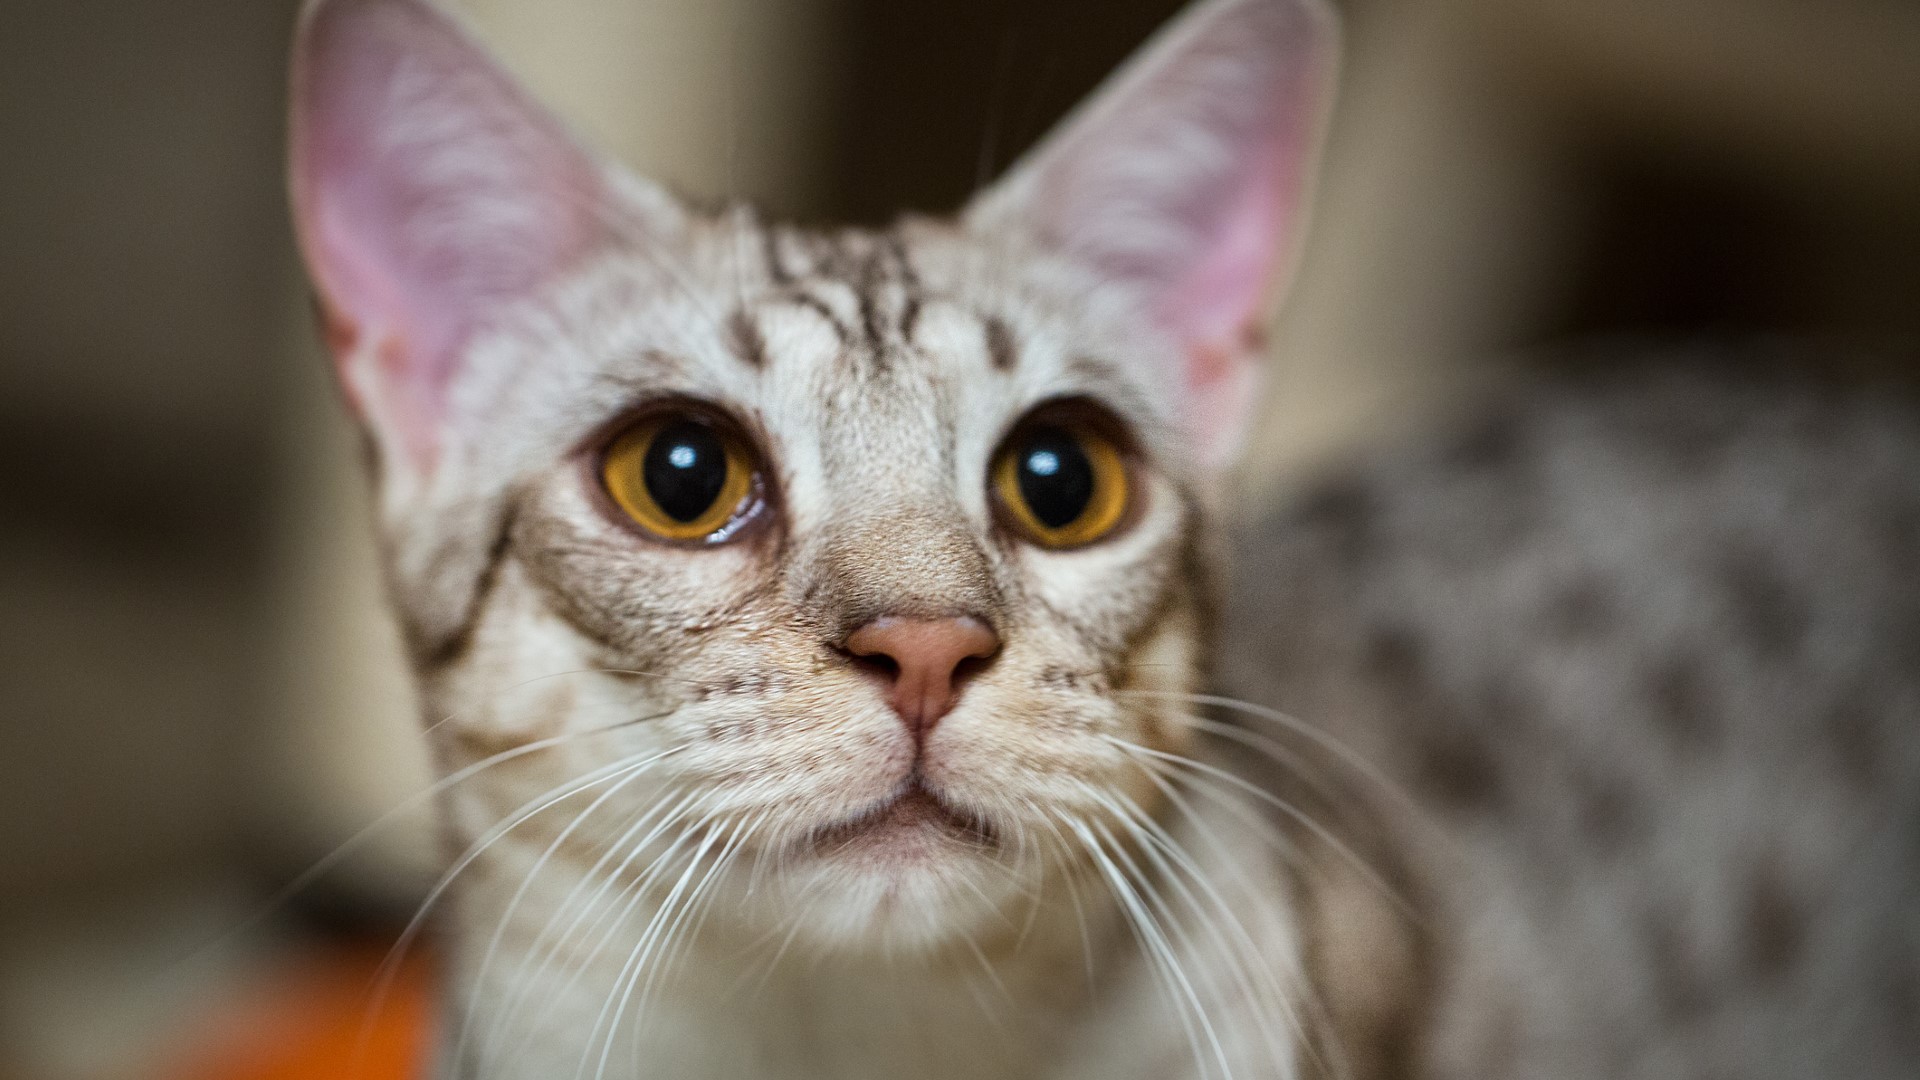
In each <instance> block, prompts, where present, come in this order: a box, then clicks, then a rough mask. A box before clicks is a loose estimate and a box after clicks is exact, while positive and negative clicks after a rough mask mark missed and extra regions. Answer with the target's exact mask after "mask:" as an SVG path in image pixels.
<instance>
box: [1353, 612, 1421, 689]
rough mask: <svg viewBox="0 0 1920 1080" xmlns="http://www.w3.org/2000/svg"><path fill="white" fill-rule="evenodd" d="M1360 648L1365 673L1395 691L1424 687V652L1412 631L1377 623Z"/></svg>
mask: <svg viewBox="0 0 1920 1080" xmlns="http://www.w3.org/2000/svg"><path fill="white" fill-rule="evenodd" d="M1361 650H1362V657H1363V659H1362V662H1363V663H1364V664H1365V665H1366V667H1367V671H1368V674H1369V675H1371V676H1372V677H1373V678H1375V679H1378V680H1379V681H1380V682H1382V683H1383V684H1385V685H1386V686H1387V687H1388V688H1389V689H1391V690H1393V691H1394V692H1395V693H1397V694H1400V695H1403V696H1404V695H1414V694H1418V693H1419V692H1421V691H1422V690H1423V689H1424V688H1425V686H1426V681H1427V671H1426V656H1425V655H1424V654H1423V653H1422V651H1421V648H1420V642H1419V639H1417V638H1416V637H1414V635H1413V632H1412V631H1410V630H1407V629H1406V628H1404V627H1399V626H1381V627H1376V628H1375V629H1374V630H1373V633H1372V634H1371V635H1369V636H1368V638H1367V640H1366V643H1365V644H1364V645H1363V646H1362V647H1361Z"/></svg>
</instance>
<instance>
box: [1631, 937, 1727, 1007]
mask: <svg viewBox="0 0 1920 1080" xmlns="http://www.w3.org/2000/svg"><path fill="white" fill-rule="evenodd" d="M1643 933H1644V937H1645V952H1646V957H1647V970H1648V971H1649V972H1650V973H1651V974H1652V976H1653V991H1654V995H1655V997H1656V998H1657V1000H1658V1004H1659V1007H1660V1011H1661V1012H1663V1013H1665V1014H1666V1015H1667V1018H1668V1019H1669V1020H1670V1021H1673V1022H1679V1023H1685V1022H1687V1021H1692V1020H1697V1019H1698V1018H1699V1017H1700V1016H1701V1015H1702V1014H1704V1013H1705V1012H1706V1011H1707V1009H1708V1008H1709V1007H1710V1006H1711V1005H1712V1004H1713V996H1714V995H1713V988H1712V986H1711V983H1710V980H1709V979H1708V978H1707V976H1706V973H1705V972H1703V971H1701V970H1700V964H1699V960H1698V958H1697V957H1696V956H1695V954H1694V949H1693V946H1692V943H1691V942H1690V941H1689V940H1688V937H1687V935H1686V933H1685V932H1684V928H1683V927H1682V926H1681V925H1680V919H1679V916H1678V915H1677V913H1675V912H1673V911H1670V910H1664V909H1656V910H1654V911H1651V912H1649V913H1648V915H1647V917H1646V923H1645V930H1644V931H1643Z"/></svg>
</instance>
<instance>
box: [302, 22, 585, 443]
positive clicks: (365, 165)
mask: <svg viewBox="0 0 1920 1080" xmlns="http://www.w3.org/2000/svg"><path fill="white" fill-rule="evenodd" d="M292 101H293V106H292V122H291V146H290V152H291V177H290V179H291V184H292V196H293V205H294V211H295V222H296V225H297V228H298V231H299V237H300V244H301V249H302V251H303V253H304V255H305V257H306V261H307V265H308V267H309V270H310V272H311V274H312V276H313V279H314V282H315V284H316V286H317V288H318V290H319V293H320V303H321V309H322V315H323V319H324V321H325V324H326V327H325V329H326V336H327V340H328V344H329V346H330V347H331V348H332V350H333V352H334V354H335V358H336V361H337V363H338V365H339V370H340V377H341V380H342V382H343V384H344V385H345V387H346V389H347V393H348V396H349V397H350V398H351V399H352V400H353V402H354V405H355V407H356V409H358V410H359V412H360V414H361V416H362V419H363V420H364V421H365V422H366V423H367V424H368V426H369V427H370V428H371V429H372V430H373V434H374V435H375V437H376V440H377V441H378V442H379V443H380V445H381V448H382V452H383V457H385V458H387V459H388V463H389V464H390V465H398V464H403V463H404V464H406V465H409V466H411V467H412V468H413V469H416V470H419V471H425V470H427V469H429V468H430V467H431V465H432V463H433V460H434V457H435V454H436V451H437V449H438V447H439V446H440V444H441V442H442V434H443V433H442V432H441V431H440V430H439V429H440V425H441V423H442V421H443V420H444V412H445V406H446V395H447V390H448V386H449V384H450V383H451V382H452V380H453V379H454V377H455V375H456V373H457V370H458V367H459V364H460V361H461V357H462V354H463V352H464V347H465V346H466V344H467V343H468V342H469V341H470V340H471V338H472V336H473V334H474V333H475V331H476V330H478V329H480V328H481V327H482V326H483V325H484V324H485V322H486V320H487V319H488V318H489V317H490V316H491V315H492V314H493V313H494V312H495V311H497V310H498V309H499V308H500V307H501V306H502V305H505V304H508V303H511V302H513V301H516V300H521V299H524V298H526V297H528V296H530V295H532V294H534V293H536V292H537V291H538V290H539V289H540V288H541V287H542V286H543V285H545V284H547V283H548V282H550V281H551V280H553V279H554V278H555V277H557V276H558V275H559V274H560V273H562V272H563V271H564V270H566V269H567V268H569V267H570V266H572V265H573V264H575V263H576V262H577V261H578V260H579V259H580V258H581V257H582V256H583V255H584V254H586V253H587V252H588V251H589V250H590V249H592V248H593V247H594V246H595V245H596V243H597V242H598V241H599V240H600V239H601V237H602V235H603V233H604V231H605V218H606V212H605V209H604V207H605V201H606V183H607V182H606V180H605V178H604V174H603V173H602V171H601V169H600V167H599V165H598V163H597V162H596V161H595V160H594V159H593V158H592V157H591V156H590V155H589V154H587V153H586V152H585V151H583V150H582V149H580V147H579V146H578V145H577V144H576V143H575V142H574V141H573V140H572V139H571V138H570V137H569V135H568V133H567V132H566V130H565V129H564V127H563V126H562V125H561V124H560V123H559V122H558V121H557V120H555V119H554V118H553V117H552V116H550V115H549V114H548V113H547V112H546V111H545V110H543V109H541V108H540V107H539V106H538V105H537V104H535V103H534V102H532V101H531V100H530V99H529V98H528V97H527V96H526V95H525V94H524V93H523V92H522V91H521V90H520V89H519V88H518V86H516V85H515V84H514V82H513V80H512V79H511V77H509V76H508V75H507V74H506V73H505V72H504V71H502V70H501V69H500V68H499V66H498V65H496V64H495V63H494V62H493V61H492V60H491V59H490V58H489V57H488V56H487V55H486V54H485V52H484V51H483V50H482V49H481V48H480V47H479V46H477V45H476V44H474V42H473V41H472V39H471V38H469V37H468V36H467V35H466V33H465V32H464V31H462V30H461V28H460V27H459V26H457V25H455V24H454V22H453V21H452V20H451V19H450V18H449V17H448V16H446V15H445V14H443V13H442V12H440V11H438V10H437V9H435V8H434V7H433V6H431V5H430V4H428V3H426V2H424V0H317V2H315V3H312V4H310V5H309V6H308V8H307V9H306V11H305V12H304V14H303V17H302V20H301V24H300V31H299V36H298V40H297V42H296V44H295V49H294V57H293V86H292Z"/></svg>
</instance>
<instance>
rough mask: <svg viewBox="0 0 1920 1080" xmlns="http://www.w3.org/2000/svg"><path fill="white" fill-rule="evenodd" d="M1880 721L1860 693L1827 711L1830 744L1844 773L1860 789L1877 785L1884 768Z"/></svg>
mask: <svg viewBox="0 0 1920 1080" xmlns="http://www.w3.org/2000/svg"><path fill="white" fill-rule="evenodd" d="M1879 720H1880V718H1879V716H1878V714H1877V713H1876V712H1875V711H1874V710H1873V708H1872V707H1871V706H1869V705H1868V704H1867V703H1866V702H1865V701H1863V700H1861V698H1860V695H1858V694H1851V695H1849V696H1847V697H1846V698H1844V699H1842V700H1841V701H1840V702H1838V703H1837V704H1835V705H1834V706H1833V707H1832V708H1831V709H1830V710H1828V712H1827V717H1826V727H1827V739H1828V744H1829V745H1830V746H1831V747H1832V748H1833V756H1834V760H1835V763H1836V764H1837V765H1838V766H1839V769H1840V775H1841V776H1842V777H1844V778H1845V779H1846V781H1847V782H1848V783H1849V784H1852V785H1854V786H1856V787H1859V788H1864V789H1872V788H1874V787H1875V786H1877V784H1878V781H1879V779H1880V775H1881V772H1882V769H1883V764H1882V762H1881V760H1880V754H1881V750H1882V748H1881V745H1880V731H1879Z"/></svg>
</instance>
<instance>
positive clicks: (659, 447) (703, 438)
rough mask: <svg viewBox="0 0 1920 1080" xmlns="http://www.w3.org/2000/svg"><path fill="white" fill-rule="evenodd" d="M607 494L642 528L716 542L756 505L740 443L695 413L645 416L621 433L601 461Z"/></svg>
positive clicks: (754, 481)
mask: <svg viewBox="0 0 1920 1080" xmlns="http://www.w3.org/2000/svg"><path fill="white" fill-rule="evenodd" d="M600 477H601V482H602V483H603V484H605V485H606V489H607V494H609V495H611V496H612V497H613V501H614V502H615V503H616V504H618V505H619V507H620V509H621V510H623V511H625V512H626V514H627V516H628V517H630V518H632V519H633V520H634V522H635V523H636V524H638V525H639V526H640V527H641V528H643V529H646V530H647V531H648V532H651V533H653V534H655V535H657V536H660V537H662V538H664V539H667V540H680V541H689V540H698V541H708V542H716V541H719V540H724V539H726V538H727V537H728V536H730V535H731V534H732V532H733V526H735V525H736V524H737V523H739V522H740V521H742V520H744V519H745V518H746V517H747V516H748V514H749V513H750V512H751V511H752V509H753V507H754V505H755V503H756V501H757V500H756V494H757V491H758V487H759V483H758V476H757V474H756V472H755V469H754V457H753V454H752V452H751V450H750V449H749V448H748V446H747V444H746V441H745V440H744V439H742V438H741V437H740V436H738V435H737V434H735V433H734V432H732V431H729V430H728V429H727V428H725V427H723V426H721V425H719V424H717V423H715V422H713V421H712V420H710V419H708V418H706V417H704V416H700V415H698V414H695V413H688V412H677V413H668V414H665V415H662V416H657V417H652V418H649V419H646V420H642V421H641V422H639V423H637V424H635V425H634V426H633V427H630V428H628V429H627V430H626V431H624V432H622V433H621V434H620V436H619V437H618V438H616V439H614V441H613V443H612V444H611V445H610V446H608V447H607V451H606V454H605V456H604V457H603V458H602V460H601V466H600Z"/></svg>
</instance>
